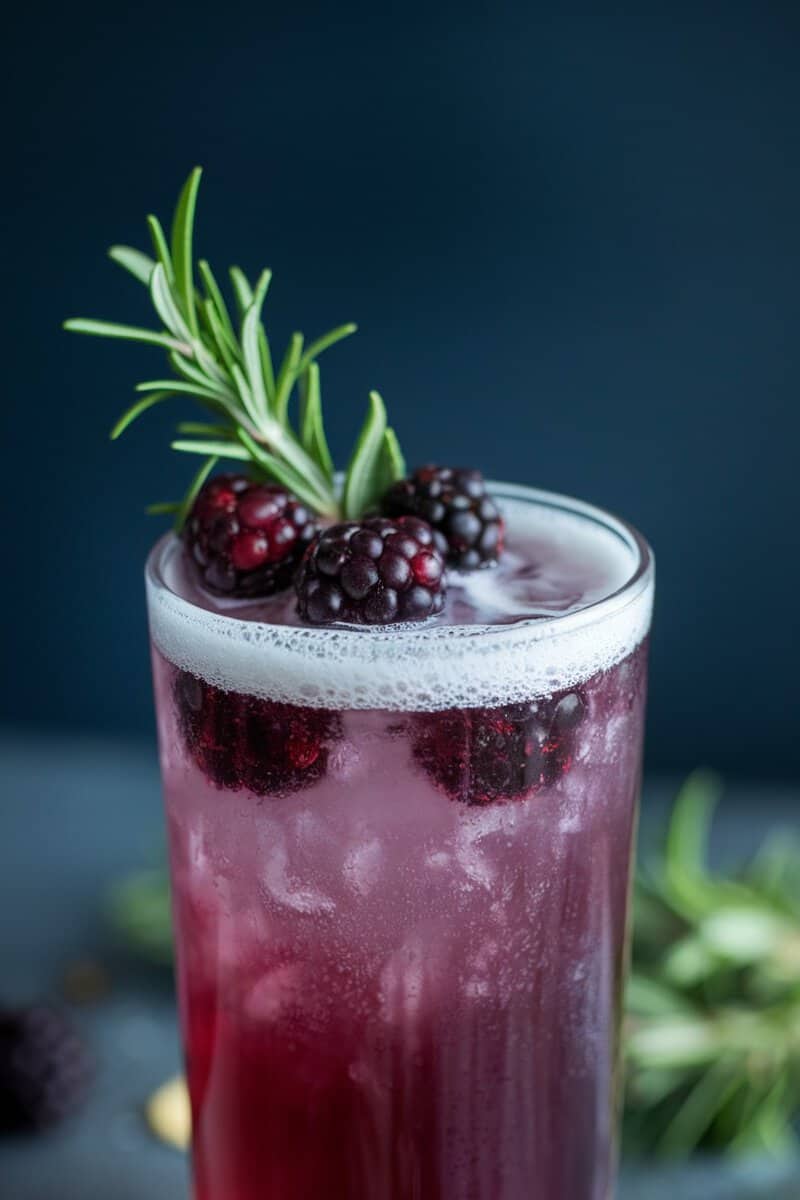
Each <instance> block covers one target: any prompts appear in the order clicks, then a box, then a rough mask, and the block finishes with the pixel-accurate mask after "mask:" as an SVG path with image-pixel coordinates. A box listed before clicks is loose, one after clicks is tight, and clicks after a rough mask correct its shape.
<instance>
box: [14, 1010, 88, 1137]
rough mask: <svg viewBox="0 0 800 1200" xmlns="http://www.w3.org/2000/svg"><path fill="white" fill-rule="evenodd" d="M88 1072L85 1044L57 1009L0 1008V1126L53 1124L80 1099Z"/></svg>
mask: <svg viewBox="0 0 800 1200" xmlns="http://www.w3.org/2000/svg"><path fill="white" fill-rule="evenodd" d="M90 1077H91V1070H90V1066H89V1061H88V1058H87V1056H86V1053H85V1051H84V1049H83V1045H82V1044H81V1042H80V1041H79V1040H78V1038H77V1036H76V1035H75V1033H74V1032H73V1031H72V1029H71V1027H70V1026H69V1025H68V1024H67V1022H66V1021H65V1020H64V1018H63V1017H62V1016H61V1015H60V1013H58V1012H56V1011H55V1009H52V1008H49V1007H46V1006H44V1005H36V1006H32V1007H30V1008H18V1009H0V1130H3V1131H5V1132H19V1131H25V1130H36V1129H43V1128H45V1127H46V1126H48V1125H54V1124H56V1123H57V1122H58V1121H60V1120H61V1119H62V1118H63V1117H66V1116H67V1115H68V1114H69V1113H71V1112H72V1111H73V1109H75V1108H77V1107H78V1105H79V1104H80V1103H81V1101H82V1100H83V1099H84V1097H85V1095H86V1093H87V1091H88V1088H89V1082H90Z"/></svg>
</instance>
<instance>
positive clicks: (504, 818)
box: [456, 804, 516, 890]
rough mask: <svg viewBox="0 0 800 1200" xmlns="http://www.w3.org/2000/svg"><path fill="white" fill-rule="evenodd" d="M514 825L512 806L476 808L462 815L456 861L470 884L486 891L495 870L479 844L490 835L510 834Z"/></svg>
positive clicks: (493, 879)
mask: <svg viewBox="0 0 800 1200" xmlns="http://www.w3.org/2000/svg"><path fill="white" fill-rule="evenodd" d="M515 822H516V814H515V809H514V807H513V806H512V805H502V804H497V805H492V806H491V807H489V808H478V809H474V810H473V811H471V812H468V813H466V814H465V817H464V820H463V823H462V824H461V827H460V828H459V831H458V834H457V835H456V859H457V860H458V863H459V865H460V867H461V869H462V870H463V871H464V872H465V874H466V875H468V876H469V878H470V879H471V880H472V881H473V882H474V883H478V884H480V885H481V887H485V888H486V889H487V890H490V889H491V887H492V884H493V883H494V881H495V878H496V871H495V868H494V866H493V864H492V863H491V861H490V860H489V857H488V855H487V854H486V852H485V850H482V849H481V846H480V843H481V842H482V841H483V839H484V838H485V837H488V836H489V835H490V834H496V833H503V832H511V830H512V829H513V828H514V825H515Z"/></svg>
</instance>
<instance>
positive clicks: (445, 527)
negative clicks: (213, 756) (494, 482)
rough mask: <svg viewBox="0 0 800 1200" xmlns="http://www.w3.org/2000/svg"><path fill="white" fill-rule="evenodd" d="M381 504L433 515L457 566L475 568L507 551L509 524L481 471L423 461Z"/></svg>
mask: <svg viewBox="0 0 800 1200" xmlns="http://www.w3.org/2000/svg"><path fill="white" fill-rule="evenodd" d="M381 508H382V511H383V512H384V513H385V514H386V515H387V516H389V517H399V516H402V515H404V514H409V515H412V516H415V517H421V519H422V520H423V521H427V522H428V524H429V525H430V526H431V528H432V529H433V531H434V535H435V537H436V544H437V545H438V547H439V549H440V550H441V552H442V554H443V555H444V556H445V559H446V561H447V562H448V563H449V564H450V565H451V566H454V567H460V568H461V569H462V570H467V571H471V570H474V569H475V568H476V567H485V566H487V565H488V564H490V563H494V562H496V561H497V559H498V558H499V557H500V555H501V554H502V551H503V535H504V531H505V524H504V521H503V518H502V516H501V515H500V510H499V509H498V507H497V505H496V504H495V502H494V500H493V499H492V498H491V496H490V495H489V494H488V493H487V491H486V484H485V482H484V478H483V475H482V474H481V472H480V471H473V470H465V469H460V468H454V467H434V466H428V467H420V468H419V469H418V470H416V471H415V472H414V474H413V475H409V476H408V478H407V479H400V480H398V481H397V482H396V483H394V484H392V486H391V487H390V488H389V490H388V491H387V493H386V495H385V496H384V498H383V502H382V505H381Z"/></svg>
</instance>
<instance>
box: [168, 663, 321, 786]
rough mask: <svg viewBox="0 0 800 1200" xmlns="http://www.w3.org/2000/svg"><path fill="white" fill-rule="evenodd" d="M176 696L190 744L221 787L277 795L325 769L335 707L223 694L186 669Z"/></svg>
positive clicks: (175, 687) (311, 780)
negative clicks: (328, 709) (286, 702)
mask: <svg viewBox="0 0 800 1200" xmlns="http://www.w3.org/2000/svg"><path fill="white" fill-rule="evenodd" d="M173 696H174V699H175V706H176V711H177V716H178V726H179V728H180V731H181V734H182V736H183V740H184V743H185V745H186V749H187V751H188V753H189V754H190V755H191V757H192V758H193V759H194V761H195V762H196V763H197V765H198V766H199V767H200V769H201V771H202V772H203V773H204V774H205V775H206V776H207V777H208V779H210V780H211V782H212V783H213V784H215V785H216V786H217V787H219V788H230V789H234V790H236V789H239V788H246V789H247V790H248V791H251V792H253V793H255V795H257V796H263V795H270V796H280V795H286V794H287V793H289V792H296V791H299V790H300V789H301V788H306V787H309V786H310V785H311V784H313V783H315V782H316V781H317V780H318V779H320V778H321V777H322V775H324V773H325V768H326V766H327V761H328V751H329V747H330V745H331V743H332V742H333V741H334V740H335V739H336V737H337V736H338V734H339V718H338V716H337V715H336V714H335V713H331V712H328V711H327V710H325V709H321V708H302V707H300V706H298V705H295V704H282V703H279V702H277V701H273V700H260V699H258V697H257V696H246V695H243V694H242V693H240V692H225V691H223V690H222V689H221V688H217V687H214V686H213V684H210V683H207V682H206V681H205V680H204V679H198V678H197V676H195V675H191V674H190V673H189V672H188V671H178V672H177V674H176V676H175V682H174V685H173Z"/></svg>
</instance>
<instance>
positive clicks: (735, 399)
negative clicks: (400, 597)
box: [0, 0, 800, 776]
mask: <svg viewBox="0 0 800 1200" xmlns="http://www.w3.org/2000/svg"><path fill="white" fill-rule="evenodd" d="M604 7H605V9H606V11H605V12H603V11H601V10H602V9H603V8H604ZM799 34H800V9H799V8H798V7H797V6H796V5H793V4H788V3H786V4H778V3H769V2H766V3H765V2H760V3H752V4H737V3H718V4H713V3H707V2H696V3H692V4H683V3H674V2H673V3H668V4H647V5H641V4H634V3H623V4H616V5H613V6H599V5H594V4H586V5H581V4H566V5H558V6H555V5H552V6H551V5H540V4H531V3H525V2H523V0H518V2H517V3H511V2H509V3H500V4H493V5H491V6H490V5H488V4H472V3H460V4H454V3H449V2H445V3H438V4H436V3H434V4H431V5H430V6H427V5H425V6H423V5H414V4H405V5H402V6H400V5H394V4H379V5H375V4H369V5H367V4H365V5H347V4H344V5H342V4H336V5H334V4H326V5H315V4H310V5H309V4H304V5H297V4H292V5H288V6H284V7H281V8H276V7H273V6H271V5H260V6H257V5H253V4H247V5H242V4H239V3H237V2H236V0H231V2H230V3H227V4H217V5H214V6H213V7H211V8H209V9H208V10H207V11H206V10H205V8H204V7H203V6H200V5H192V6H188V5H186V6H183V5H179V4H160V5H153V4H151V3H149V2H148V0H145V2H144V3H142V4H138V5H135V6H133V5H131V6H113V7H111V8H110V7H109V6H107V5H106V6H103V7H102V8H100V7H98V8H97V9H96V10H93V8H92V6H91V5H88V6H87V5H81V6H80V7H79V8H78V9H73V8H72V6H67V5H60V6H58V7H55V6H53V7H48V6H46V5H45V6H44V7H42V6H41V5H39V6H28V9H27V11H25V12H24V13H22V14H17V15H16V16H15V17H14V19H13V23H12V25H11V27H10V28H9V27H7V28H6V38H7V42H6V45H7V48H8V46H9V45H10V47H11V50H12V53H11V54H10V55H9V56H8V62H7V64H6V66H5V68H4V72H3V73H2V74H1V75H0V88H2V92H3V93H4V95H3V96H2V100H3V111H4V113H5V123H4V125H5V128H4V162H5V168H6V170H5V172H4V175H5V186H4V189H3V195H4V201H5V203H6V205H7V206H8V209H9V220H8V222H7V228H6V233H5V238H4V242H5V246H4V249H5V258H6V264H5V271H4V288H3V291H4V293H5V303H6V306H7V316H6V322H5V334H6V336H5V339H4V342H5V346H4V350H3V391H4V396H3V403H2V408H1V409H0V411H2V421H3V425H4V433H3V445H4V448H5V450H6V454H5V464H4V467H3V481H4V484H5V485H6V487H7V488H8V495H7V500H6V503H5V505H4V512H5V521H4V523H3V525H4V533H5V538H6V540H5V542H4V545H3V551H2V559H0V561H2V562H3V564H4V567H5V571H4V580H3V587H2V593H1V594H2V603H3V605H4V606H5V607H6V609H7V614H8V617H7V619H6V620H4V628H5V629H6V630H7V631H8V630H9V629H11V630H12V632H11V636H10V637H9V639H8V641H9V648H8V649H9V653H8V654H7V655H6V679H5V681H4V687H3V689H2V693H1V694H2V705H3V709H2V713H0V716H1V717H2V718H3V719H5V720H7V721H11V722H17V723H20V724H33V723H36V724H39V725H51V726H55V725H58V726H62V727H65V728H66V727H69V728H94V729H103V730H114V731H142V730H146V729H149V728H150V726H151V715H150V704H151V701H150V695H149V682H148V675H147V672H148V665H147V659H146V641H145V624H144V608H143V597H142V586H141V566H142V562H143V559H144V555H145V552H146V549H147V547H148V544H149V543H150V542H151V541H152V539H153V537H154V536H155V533H156V532H157V529H158V528H159V525H158V522H154V521H153V520H152V519H149V518H146V517H145V516H144V515H143V514H142V509H143V505H144V503H145V502H146V501H148V500H153V499H159V498H163V497H165V496H166V497H170V496H174V495H175V494H177V493H178V491H179V490H180V488H181V486H182V484H183V482H184V480H185V477H186V473H187V470H188V469H189V466H190V464H189V462H188V460H184V459H179V458H178V456H176V455H173V454H171V452H170V451H169V450H168V449H167V436H168V429H169V420H168V416H167V414H166V412H165V413H164V415H163V416H161V415H158V416H156V415H151V417H150V418H147V419H146V421H149V425H148V424H146V423H143V424H142V425H141V426H138V427H135V428H134V429H133V430H132V431H131V432H130V434H128V435H127V436H126V438H125V439H124V440H123V441H122V442H120V443H118V444H117V445H114V446H111V445H109V444H108V442H107V440H106V433H107V429H108V427H109V425H110V423H111V421H112V420H113V418H114V417H115V416H116V414H117V413H118V412H119V411H120V410H121V409H122V408H123V407H125V406H126V404H127V403H128V402H129V396H130V390H131V387H132V385H133V384H134V383H135V382H136V381H137V380H138V379H141V378H147V377H150V378H152V377H153V376H154V374H156V375H157V374H158V373H159V371H160V368H161V363H160V359H159V356H158V353H157V352H156V351H150V350H148V349H147V348H144V347H130V346H123V345H122V344H119V343H117V344H107V343H101V342H90V341H88V340H87V339H78V338H71V337H68V336H67V335H66V334H62V333H61V332H60V330H59V323H60V321H61V319H62V318H63V317H65V316H68V315H96V316H103V317H116V318H119V319H122V320H129V321H132V322H136V321H143V320H144V319H145V318H146V317H147V316H148V311H147V306H146V303H145V297H144V293H143V291H142V292H140V290H139V289H138V285H137V284H135V283H134V282H133V281H131V280H129V279H128V278H127V277H126V276H125V275H123V274H122V273H121V272H119V271H118V269H117V268H115V267H114V266H113V265H112V264H111V263H109V262H107V261H106V260H104V257H103V252H104V249H105V247H107V246H108V245H109V244H110V243H112V242H115V241H124V242H132V243H134V244H140V245H143V246H144V245H145V244H146V236H145V234H144V232H143V221H142V219H143V217H144V214H145V213H146V212H147V211H148V210H151V209H155V211H157V212H159V213H161V214H162V215H163V216H165V217H166V216H167V215H168V213H169V210H170V208H171V205H172V202H173V200H174V197H175V194H176V192H177V189H178V187H179V185H180V183H181V181H182V179H183V177H184V176H185V174H186V173H187V171H188V170H189V168H190V167H191V166H192V165H193V164H194V163H195V162H201V163H202V164H204V166H205V167H206V177H205V181H204V184H203V189H202V192H201V200H200V210H199V248H200V250H201V252H202V253H204V254H206V255H207V256H208V257H209V258H210V259H211V260H212V262H213V263H214V264H216V265H219V266H220V267H221V268H222V267H224V266H226V265H227V264H228V263H229V262H231V261H238V262H239V263H241V265H242V266H243V267H245V268H246V269H247V270H248V271H249V272H251V273H255V272H256V270H257V269H258V268H260V267H261V266H262V265H270V266H271V267H273V269H274V271H275V280H274V283H273V291H272V293H271V297H270V301H269V305H268V319H269V321H270V323H271V324H272V327H273V330H274V333H275V335H276V336H280V337H281V338H283V337H284V336H286V335H288V334H289V333H290V332H291V330H292V329H293V328H295V327H298V328H301V329H303V330H304V331H305V332H306V333H307V334H309V335H314V334H316V333H318V332H320V331H321V330H323V329H325V328H328V327H329V326H330V325H332V324H336V323H338V322H339V321H342V320H347V319H354V320H357V321H359V323H360V325H361V332H360V334H359V335H358V337H357V338H356V339H354V340H353V341H351V342H350V343H347V344H346V345H344V346H342V347H340V348H337V349H336V350H333V351H331V352H330V354H329V357H328V358H327V359H326V365H325V368H324V386H325V390H326V395H327V411H328V421H329V424H330V427H331V430H332V434H333V437H332V440H333V442H334V446H335V448H336V449H337V450H338V452H339V456H340V457H341V456H342V455H343V454H344V453H345V451H346V447H347V446H348V445H349V442H350V439H351V438H352V435H353V431H354V428H355V426H356V423H357V421H358V420H359V419H360V415H361V411H362V409H363V406H364V402H365V397H366V392H367V389H368V388H370V387H379V388H380V389H381V391H382V392H383V394H384V396H385V398H386V400H387V403H388V405H389V408H390V412H391V415H392V417H393V420H394V422H395V424H396V426H397V427H398V430H399V432H400V434H401V437H402V439H403V442H404V444H405V448H406V450H407V453H408V457H409V458H410V459H411V460H412V461H414V462H416V461H419V460H425V459H439V460H443V461H449V462H455V463H462V462H463V463H474V464H476V465H480V466H482V467H483V468H484V470H485V471H486V472H487V473H489V474H493V475H495V476H503V477H507V478H511V479H517V480H520V481H525V482H531V483H536V484H540V485H543V486H545V487H551V488H555V489H557V490H561V491H567V492H572V493H577V494H579V495H581V496H583V497H585V498H588V499H591V500H593V501H596V502H598V503H600V504H603V505H606V506H608V507H610V508H612V509H616V510H619V511H620V512H622V513H623V514H625V515H626V516H628V517H629V518H630V519H631V520H632V521H634V522H635V523H636V524H637V525H639V526H640V527H641V528H642V529H643V530H644V532H645V533H646V534H647V535H648V536H649V537H650V539H651V540H652V542H653V544H654V546H655V548H656V551H657V554H658V557H659V570H660V577H659V585H660V593H659V604H658V613H657V623H656V632H655V637H654V644H653V661H652V668H653V687H652V706H651V718H652V719H651V733H650V741H649V761H650V765H651V766H653V767H670V768H673V767H674V768H683V767H685V766H688V765H692V764H694V763H696V762H698V761H706V762H710V763H712V764H714V765H716V766H718V767H721V768H723V769H726V770H728V771H742V772H747V773H750V774H753V775H759V776H763V775H769V774H775V775H792V774H796V772H797V770H798V766H800V763H799V762H798V738H797V707H796V706H797V695H798V680H799V679H800V661H799V660H798V653H799V652H798V639H797V636H796V630H797V616H796V597H797V595H798V594H799V593H800V580H799V579H798V561H797V560H798V549H799V547H798V541H799V539H798V534H797V525H796V518H797V500H796V488H797V476H798V472H797V465H796V464H797V455H798V446H800V404H799V403H798V391H799V390H800V353H798V339H797V334H796V324H797V320H798V314H797V300H796V297H797V289H798V276H799V275H800V269H799V268H800V261H799V258H800V256H799V255H798V251H799V250H800V234H799V232H798V226H799V219H800V217H799V214H800V153H798V134H797V131H798V117H800V111H799V108H800V105H799V104H798V100H799V99H800V73H799V72H798V50H799V49H800V39H799V37H798V35H799ZM177 413H178V409H176V412H175V414H174V415H177ZM12 620H13V626H9V623H8V622H9V621H12Z"/></svg>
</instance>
